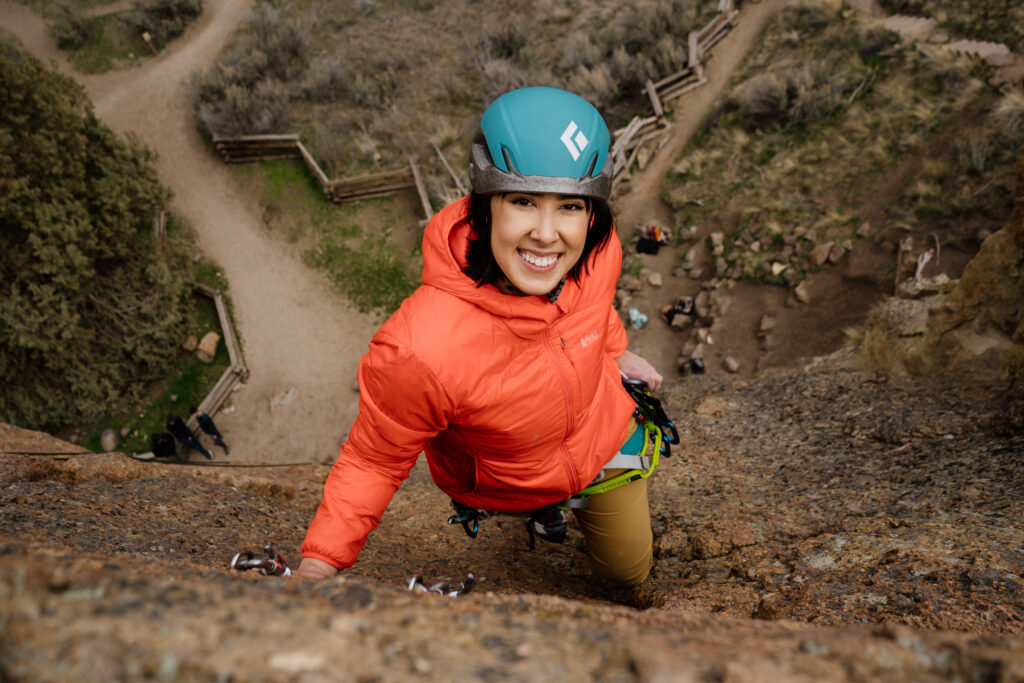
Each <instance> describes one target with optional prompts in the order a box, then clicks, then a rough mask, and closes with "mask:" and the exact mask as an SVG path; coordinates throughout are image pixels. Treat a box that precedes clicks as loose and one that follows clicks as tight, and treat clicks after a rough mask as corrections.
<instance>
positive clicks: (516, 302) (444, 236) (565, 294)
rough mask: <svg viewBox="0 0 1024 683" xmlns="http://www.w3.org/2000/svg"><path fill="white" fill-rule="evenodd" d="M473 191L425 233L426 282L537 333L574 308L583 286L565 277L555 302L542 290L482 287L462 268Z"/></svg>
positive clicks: (517, 330) (440, 215)
mask: <svg viewBox="0 0 1024 683" xmlns="http://www.w3.org/2000/svg"><path fill="white" fill-rule="evenodd" d="M468 211H469V197H468V196H467V197H463V198H462V199H459V200H458V201H456V202H453V203H451V204H449V205H448V206H446V207H445V208H444V209H442V210H441V211H440V212H439V213H437V214H435V215H434V217H433V218H431V219H430V222H429V223H427V227H426V229H425V230H424V233H423V284H424V285H427V286H429V287H436V288H437V289H440V290H442V291H445V292H448V293H449V294H451V295H452V296H455V297H458V298H459V299H462V300H464V301H467V302H469V303H471V304H473V305H474V306H477V307H479V308H482V309H484V310H486V311H487V312H489V313H491V314H493V315H495V316H498V317H500V318H503V319H505V321H506V322H507V323H508V325H509V326H510V327H511V328H512V330H513V331H514V332H515V333H516V334H519V335H521V336H525V337H529V336H535V335H537V334H538V333H540V332H541V331H542V330H544V329H545V328H547V327H548V326H549V325H551V323H553V322H554V321H555V320H556V319H558V317H559V316H560V315H562V312H563V311H565V310H571V309H572V308H573V304H575V303H576V301H577V299H578V298H579V296H580V287H579V285H578V284H577V283H575V282H573V281H572V280H571V279H570V280H568V281H567V282H566V283H565V286H564V287H563V288H562V292H561V294H559V296H558V301H557V303H556V304H553V303H551V302H550V301H548V300H547V298H546V297H543V296H512V295H509V294H503V293H502V292H501V291H500V290H498V288H497V287H495V286H494V285H484V286H483V287H478V286H477V284H476V282H474V281H473V280H472V279H471V278H470V277H469V276H468V275H466V274H465V273H463V272H462V269H463V268H464V267H465V266H466V263H467V261H466V250H467V248H468V247H469V242H470V240H471V239H472V238H473V237H474V236H475V234H476V233H475V232H474V231H473V229H472V228H471V227H470V226H469V222H468V221H467V219H466V218H467V214H468Z"/></svg>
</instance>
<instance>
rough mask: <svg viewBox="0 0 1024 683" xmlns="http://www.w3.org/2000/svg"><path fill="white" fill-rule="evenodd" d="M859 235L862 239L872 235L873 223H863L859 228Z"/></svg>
mask: <svg viewBox="0 0 1024 683" xmlns="http://www.w3.org/2000/svg"><path fill="white" fill-rule="evenodd" d="M857 237H859V238H861V239H867V238H868V237H871V223H869V222H867V221H864V222H863V223H861V224H860V227H859V228H857Z"/></svg>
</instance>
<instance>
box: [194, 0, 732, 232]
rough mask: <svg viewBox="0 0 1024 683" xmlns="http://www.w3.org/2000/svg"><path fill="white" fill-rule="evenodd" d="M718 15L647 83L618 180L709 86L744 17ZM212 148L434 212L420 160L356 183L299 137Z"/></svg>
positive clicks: (217, 141) (233, 141)
mask: <svg viewBox="0 0 1024 683" xmlns="http://www.w3.org/2000/svg"><path fill="white" fill-rule="evenodd" d="M717 2H718V13H717V14H716V15H715V17H714V18H713V19H712V20H711V21H709V22H708V23H707V25H705V26H704V27H703V28H702V29H700V30H699V31H691V32H690V34H689V36H688V37H687V46H688V50H689V54H688V59H687V64H686V67H684V68H683V69H681V70H679V71H677V72H676V73H674V74H671V75H669V76H666V77H665V78H662V79H661V80H659V81H650V80H648V81H647V83H646V84H645V88H644V90H645V92H646V94H647V97H648V99H650V102H651V108H652V109H653V115H652V116H649V117H641V116H637V117H635V118H634V119H633V120H632V121H630V123H629V124H628V125H626V126H625V127H624V128H620V129H619V130H617V131H615V132H614V133H613V134H612V149H611V154H612V159H613V162H614V169H615V177H619V176H620V175H626V176H628V175H629V173H630V169H632V167H633V165H634V164H637V165H638V166H639V167H640V168H641V169H642V168H644V167H645V166H646V165H647V162H648V161H649V160H650V158H651V157H652V156H653V155H654V154H655V153H657V151H658V150H659V149H661V147H662V146H663V145H664V144H665V143H666V142H667V141H668V136H669V133H670V130H671V124H669V122H668V121H667V120H666V119H665V103H667V102H670V101H672V100H674V99H676V98H678V97H680V96H682V95H684V94H686V93H688V92H690V91H691V90H693V89H694V88H698V87H700V86H701V85H703V84H704V83H706V82H707V80H708V79H707V77H706V76H705V75H704V56H705V55H706V54H708V52H709V51H710V50H711V48H712V47H714V46H715V44H717V43H718V41H720V40H721V39H722V38H724V37H725V36H726V34H727V33H728V32H729V31H730V30H731V29H732V27H733V26H734V25H735V23H736V18H737V16H738V15H739V12H738V11H737V10H736V9H735V4H734V0H717ZM213 143H214V145H215V146H216V148H217V150H218V151H219V152H220V153H221V154H222V155H223V157H224V160H225V161H227V162H228V163H229V164H239V163H248V162H253V161H266V160H273V159H301V160H302V161H303V162H304V163H305V164H306V167H307V168H309V170H310V172H311V173H312V174H313V175H314V176H316V178H317V180H318V181H319V183H320V187H321V188H323V191H324V194H325V195H326V196H327V197H328V199H330V200H331V201H332V202H335V203H338V204H343V203H346V202H354V201H359V200H362V199H369V198H371V197H383V196H387V195H391V194H394V193H395V192H398V191H400V190H404V189H406V188H412V187H415V188H416V191H417V194H418V195H419V197H420V202H421V204H422V206H423V212H424V214H425V215H426V218H427V219H429V218H430V217H431V216H432V215H433V214H434V210H433V207H432V206H431V203H430V198H429V197H428V196H427V191H426V188H425V187H424V184H423V180H422V178H421V177H420V172H419V167H418V164H417V162H416V160H415V159H413V158H410V159H409V166H408V167H407V168H399V169H395V170H393V171H385V172H382V173H371V174H369V175H363V176H356V177H352V178H336V179H333V180H332V179H329V178H328V177H327V175H326V174H325V173H324V172H323V170H322V169H321V168H320V166H319V164H317V162H316V160H315V159H314V158H313V155H311V154H310V153H309V151H308V150H307V149H306V148H305V146H304V145H303V144H302V141H301V140H299V136H298V135H295V134H289V135H244V136H240V137H233V138H224V137H215V138H214V139H213ZM434 149H435V151H436V152H437V155H438V158H439V159H440V160H441V162H442V163H443V164H444V166H445V168H446V169H448V173H449V174H450V175H451V177H452V179H453V181H454V182H455V185H456V187H457V188H458V190H459V193H460V194H464V193H465V191H466V188H465V187H464V186H463V184H462V181H461V179H460V178H459V176H458V175H457V174H456V173H455V171H454V170H452V168H451V165H449V163H448V160H447V159H446V158H445V157H444V154H443V153H442V152H441V150H440V149H439V148H438V147H437V146H436V145H435V146H434Z"/></svg>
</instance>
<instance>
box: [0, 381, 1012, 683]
mask: <svg viewBox="0 0 1024 683" xmlns="http://www.w3.org/2000/svg"><path fill="white" fill-rule="evenodd" d="M667 398H668V401H669V406H670V409H671V410H672V411H673V413H675V414H679V415H685V416H687V417H686V419H685V420H681V421H680V426H681V428H682V436H683V444H682V447H681V448H679V449H676V450H677V453H676V455H674V456H673V457H672V458H671V459H670V460H668V461H667V462H666V464H665V466H664V467H663V469H662V470H661V471H660V472H659V473H658V476H657V477H655V478H654V480H653V482H652V485H651V505H652V511H653V514H654V520H655V525H654V526H655V543H656V564H655V567H654V571H653V574H652V576H651V579H650V580H649V581H648V583H647V586H646V588H645V590H644V591H642V592H634V593H622V592H617V591H614V590H610V589H609V588H607V587H606V586H603V585H601V584H600V583H599V582H597V581H595V580H593V579H592V578H591V576H590V574H589V571H588V569H587V566H586V560H585V555H584V553H583V549H582V545H581V542H582V538H581V536H580V534H579V532H578V530H577V529H576V528H575V525H570V537H569V539H568V541H567V543H566V544H564V545H550V544H545V543H541V544H539V547H538V548H537V550H535V551H530V550H529V549H528V548H527V543H526V534H525V531H524V529H523V520H522V519H520V518H516V517H497V518H493V519H489V520H485V521H484V522H483V523H482V527H483V528H482V530H481V534H480V536H479V537H478V538H477V539H476V540H469V539H468V538H466V536H465V535H464V533H463V532H462V530H461V528H460V527H458V526H448V525H446V524H445V519H446V517H447V514H448V512H449V510H448V508H447V501H446V500H445V499H444V497H443V496H442V495H441V494H440V493H439V492H438V491H437V490H436V488H434V487H433V485H432V484H431V483H430V481H429V474H428V473H427V472H426V468H425V467H424V466H423V465H422V463H421V464H419V465H417V467H416V468H415V469H414V471H413V475H412V477H411V479H410V480H409V481H408V482H407V483H406V485H405V486H403V487H402V489H401V490H400V491H399V492H398V494H397V496H396V498H395V500H394V502H393V504H392V506H391V508H390V509H389V511H388V512H387V513H386V514H385V516H384V519H383V520H382V523H381V526H380V528H379V529H378V530H377V531H376V532H374V533H373V534H372V535H371V538H370V541H369V543H368V544H367V546H366V548H365V550H364V552H363V554H362V556H361V558H360V561H359V562H358V563H357V564H356V566H355V567H353V568H352V569H350V570H348V571H347V572H345V573H344V574H343V575H342V576H339V577H338V578H336V579H332V580H327V581H307V580H297V579H276V578H261V577H255V576H253V577H241V578H239V577H233V576H231V575H230V572H229V571H228V570H227V569H226V566H227V564H228V561H229V558H230V556H231V554H232V553H233V552H234V551H235V550H238V549H240V546H241V545H243V544H251V545H258V544H260V543H263V542H267V541H270V542H273V543H274V544H276V546H277V547H278V548H279V549H280V550H281V552H283V553H284V555H285V556H286V557H290V558H293V559H294V558H295V557H296V556H297V547H298V544H299V543H300V542H301V539H302V536H303V533H304V529H305V525H306V523H307V522H308V520H309V519H310V517H311V516H312V514H313V510H314V508H315V505H316V503H317V498H318V495H319V483H320V481H322V478H323V476H324V475H325V474H326V471H327V468H326V467H325V466H316V467H287V468H275V469H270V468H262V469H240V468H236V469H227V468H210V467H190V466H177V465H160V464H153V463H149V464H143V463H137V462H132V461H131V460H128V459H127V458H124V457H122V456H118V455H92V454H87V455H79V456H68V458H69V459H67V460H66V461H64V462H61V461H57V460H54V459H52V458H48V457H42V456H20V457H19V456H8V457H5V458H3V459H2V460H0V510H2V511H3V516H4V524H3V532H2V533H0V595H2V596H3V599H0V620H2V621H3V623H4V624H5V632H6V634H7V635H8V637H7V638H6V639H4V641H3V643H2V644H0V674H6V675H7V676H9V677H11V678H13V679H15V680H18V679H23V678H35V679H38V680H59V679H66V678H68V677H74V678H76V679H81V680H114V679H128V680H137V679H141V678H143V677H145V676H159V677H162V678H165V679H177V678H181V679H188V680H208V679H209V680H212V679H215V678H219V679H220V680H224V679H225V677H230V678H232V679H233V680H255V679H257V678H259V679H261V680H271V681H276V680H302V681H306V680H310V681H320V680H370V679H374V680H407V679H408V678H410V677H415V678H418V679H422V680H452V679H453V678H455V677H458V678H460V679H471V680H486V681H490V680H516V681H527V680H540V679H545V680H546V679H548V678H550V677H551V675H552V672H556V673H557V676H558V677H559V678H562V679H568V680H593V679H598V680H622V681H631V680H645V681H646V680H651V681H660V680H666V681H668V680H673V681H677V680H678V681H698V680H726V681H759V680H764V681H767V680H772V681H810V680H815V681H817V680H838V681H841V680H857V681H876V680H891V681H905V680H920V681H927V680H951V679H954V680H955V679H960V680H992V681H1021V680H1024V638H1022V637H1021V636H1022V635H1024V584H1022V582H1021V575H1022V572H1024V554H1022V552H1021V548H1022V547H1024V535H1022V534H1024V530H1022V529H1021V528H1020V525H1019V524H1017V523H1016V520H1019V519H1021V518H1022V516H1024V462H1022V461H1021V459H1020V457H1019V454H1020V453H1021V452H1022V451H1024V441H1022V437H1021V434H1020V430H1019V424H1021V420H1022V419H1024V404H1022V403H1021V402H1020V400H1019V397H1018V398H1017V399H1013V398H1012V397H1010V396H1008V394H1007V393H1006V391H1005V389H1004V387H1003V386H1002V385H1000V384H999V383H998V382H997V381H995V380H994V379H993V378H990V377H986V375H985V373H984V372H983V371H980V369H979V371H978V372H976V373H975V381H974V382H972V383H970V384H964V383H962V382H959V381H958V380H957V379H956V378H953V380H952V381H950V380H941V379H940V380H920V379H900V378H887V377H885V376H883V375H877V374H873V373H863V372H852V371H844V370H841V369H838V368H837V366H836V365H834V364H820V365H819V366H818V367H816V368H811V369H808V371H806V372H801V371H778V372H775V373H771V374H770V375H768V376H765V377H762V378H760V379H757V380H735V379H731V378H724V377H720V378H715V377H709V376H704V377H701V378H692V379H690V380H688V381H686V382H679V383H676V384H675V385H674V386H673V387H672V388H671V389H670V390H669V391H668V396H667ZM1014 416H1015V417H1014ZM1009 418H1013V419H1009ZM1014 425H1018V427H1014ZM0 450H3V451H5V452H12V451H20V452H34V453H38V452H66V451H70V450H74V449H73V448H69V447H68V445H67V444H62V443H60V442H56V441H55V440H53V439H52V438H51V437H47V436H46V435H42V434H38V433H31V432H25V431H24V430H18V429H17V428H11V427H6V426H0ZM467 572H473V573H474V574H475V575H476V576H477V577H478V579H479V581H480V583H479V585H478V586H477V588H476V590H475V591H474V592H471V593H469V594H468V595H466V596H465V597H461V598H457V599H443V598H440V597H435V596H410V595H407V594H405V593H404V589H403V585H404V583H405V580H406V578H407V577H408V576H409V575H411V574H413V573H422V574H423V576H424V577H425V579H426V580H427V581H428V582H432V581H435V580H439V579H442V578H449V579H461V578H462V577H464V576H465V575H466V573H467ZM616 602H618V603H626V604H633V605H639V606H651V608H650V609H647V610H645V611H643V612H637V611H634V610H631V609H626V608H624V607H621V606H615V605H614V604H613V603H616ZM51 662H56V663H51Z"/></svg>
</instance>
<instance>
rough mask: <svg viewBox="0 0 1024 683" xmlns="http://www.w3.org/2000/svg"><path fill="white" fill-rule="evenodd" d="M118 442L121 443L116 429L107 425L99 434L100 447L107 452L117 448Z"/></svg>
mask: <svg viewBox="0 0 1024 683" xmlns="http://www.w3.org/2000/svg"><path fill="white" fill-rule="evenodd" d="M119 443H121V437H120V435H119V434H118V433H117V430H116V429H114V428H113V427H109V428H107V429H104V430H103V434H101V435H100V448H102V449H103V450H104V451H105V452H107V453H109V452H111V451H112V450H114V449H115V448H117V445H118V444H119Z"/></svg>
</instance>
